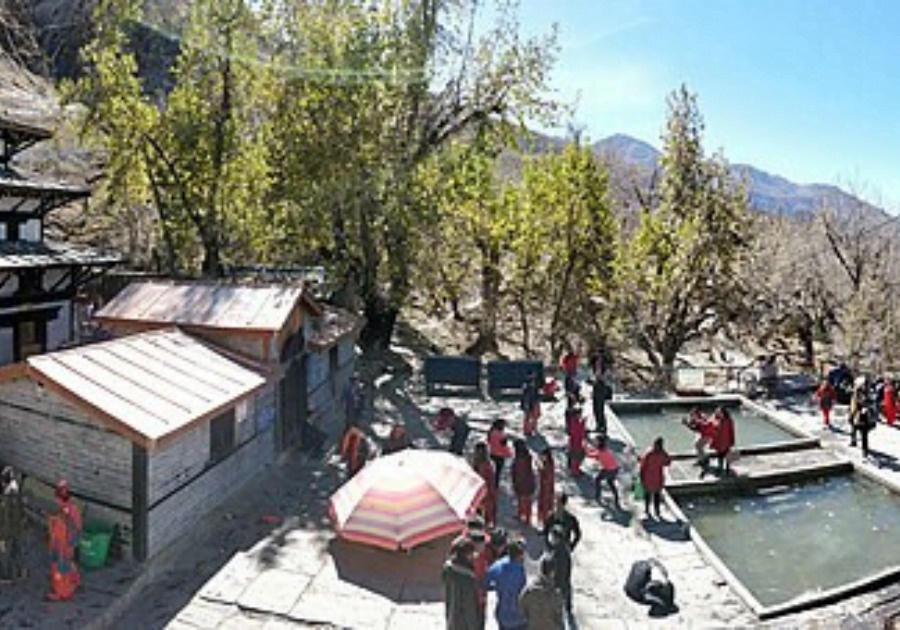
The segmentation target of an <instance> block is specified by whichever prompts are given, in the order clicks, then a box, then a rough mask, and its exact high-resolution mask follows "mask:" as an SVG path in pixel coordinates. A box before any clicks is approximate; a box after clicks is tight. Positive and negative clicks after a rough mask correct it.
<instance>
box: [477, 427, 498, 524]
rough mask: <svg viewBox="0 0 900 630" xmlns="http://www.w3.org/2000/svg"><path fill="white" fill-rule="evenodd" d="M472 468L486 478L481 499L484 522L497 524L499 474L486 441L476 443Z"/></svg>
mask: <svg viewBox="0 0 900 630" xmlns="http://www.w3.org/2000/svg"><path fill="white" fill-rule="evenodd" d="M472 468H473V469H474V470H475V472H476V473H478V476H479V477H481V478H482V479H484V487H485V490H486V492H485V494H484V499H482V500H481V510H482V512H483V513H484V522H485V523H487V525H488V526H489V527H493V526H494V525H496V524H497V476H496V472H495V470H494V463H493V462H492V461H491V458H490V457H489V456H488V447H487V444H486V443H484V442H479V443H478V444H476V445H475V452H474V454H473V455H472Z"/></svg>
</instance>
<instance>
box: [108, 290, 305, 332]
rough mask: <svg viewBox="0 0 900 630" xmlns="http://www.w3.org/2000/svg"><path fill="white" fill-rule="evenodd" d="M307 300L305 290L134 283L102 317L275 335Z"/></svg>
mask: <svg viewBox="0 0 900 630" xmlns="http://www.w3.org/2000/svg"><path fill="white" fill-rule="evenodd" d="M302 297H303V287H301V286H290V285H265V286H250V285H234V284H231V285H229V284H212V283H192V284H176V283H173V282H134V283H132V284H130V285H128V286H127V287H125V288H124V289H122V290H121V291H120V292H119V293H118V294H117V295H116V297H114V298H113V299H112V300H111V301H110V302H109V303H108V304H107V305H106V306H104V307H103V308H102V309H100V311H99V312H98V313H96V315H95V317H96V319H98V320H100V321H113V320H116V321H123V320H124V321H134V322H143V323H152V324H163V325H167V324H171V325H178V326H202V327H206V328H218V329H228V330H248V331H265V332H276V331H280V330H281V329H282V328H284V326H285V324H286V323H287V320H288V318H289V317H290V315H291V313H292V312H293V310H294V308H295V307H296V305H297V303H298V301H299V300H300V299H301V298H302Z"/></svg>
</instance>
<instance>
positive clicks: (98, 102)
mask: <svg viewBox="0 0 900 630" xmlns="http://www.w3.org/2000/svg"><path fill="white" fill-rule="evenodd" d="M139 19H140V11H139V10H138V8H137V3H136V2H132V1H131V0H106V1H104V2H102V3H101V4H100V5H99V6H98V8H97V12H96V21H97V33H96V36H95V37H94V39H93V41H92V42H91V44H90V45H89V46H88V47H87V48H86V50H85V57H86V60H87V63H88V73H87V75H86V76H85V78H84V79H82V80H80V81H79V83H78V84H77V86H76V87H75V89H74V90H73V91H72V93H71V94H70V97H71V98H78V99H80V100H82V101H83V102H84V103H85V104H86V105H87V115H86V116H85V119H84V121H83V129H84V131H85V133H86V136H87V137H88V138H90V139H91V140H93V141H94V142H95V143H96V144H98V145H99V146H100V148H101V149H102V150H103V152H104V154H105V156H106V171H107V180H106V182H105V186H104V190H103V193H104V194H103V196H102V198H103V199H105V201H106V203H107V204H109V205H110V206H111V207H112V208H113V209H116V208H118V209H120V210H121V209H122V208H128V207H133V206H134V205H140V206H150V207H153V208H154V209H155V210H156V212H157V213H158V216H159V226H160V232H161V236H162V242H163V249H164V252H165V254H164V263H163V267H164V268H165V269H166V270H167V271H168V272H169V273H184V272H189V273H190V272H194V271H196V270H197V269H198V267H199V270H200V271H201V272H202V273H203V274H204V275H207V276H212V277H215V276H218V275H220V274H221V273H222V266H223V263H226V262H235V261H242V262H243V261H246V260H247V259H248V258H249V259H253V258H256V257H259V256H260V254H264V252H266V251H267V247H266V246H265V244H266V241H267V239H268V238H270V236H271V233H270V231H269V230H268V229H267V228H268V225H269V223H268V222H266V221H264V220H263V213H264V206H263V201H264V200H265V198H266V192H267V190H268V187H269V183H270V177H269V171H270V160H269V155H268V151H269V148H268V147H269V144H270V125H269V123H268V122H267V121H268V120H269V118H270V113H269V111H268V109H269V103H270V102H271V100H272V93H271V90H272V82H271V75H270V74H269V72H268V71H267V70H266V66H265V65H264V64H260V63H259V58H258V52H257V44H256V41H257V39H258V36H259V25H258V21H257V18H256V16H255V15H254V13H253V11H252V10H251V8H250V7H249V6H248V5H247V4H246V3H245V2H244V0H200V1H198V2H195V3H193V4H192V6H191V13H190V17H189V20H188V23H187V25H186V27H185V30H184V34H183V39H182V41H181V49H180V53H179V55H178V59H177V62H176V65H175V68H174V71H173V74H174V77H175V85H174V88H173V89H172V91H171V93H168V94H154V95H148V94H145V93H144V92H143V91H142V86H141V83H140V80H139V79H138V66H137V63H136V61H135V58H134V54H133V52H132V50H131V46H130V40H129V33H130V32H131V30H130V26H131V25H133V24H134V23H136V22H138V21H139ZM156 99H158V100H156Z"/></svg>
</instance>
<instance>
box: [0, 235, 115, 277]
mask: <svg viewBox="0 0 900 630" xmlns="http://www.w3.org/2000/svg"><path fill="white" fill-rule="evenodd" d="M119 262H122V257H121V256H119V255H118V254H115V253H110V252H103V251H100V250H96V249H93V248H90V247H84V246H80V245H71V244H69V243H58V242H54V241H43V242H31V241H0V271H5V270H10V269H30V268H33V267H73V266H83V267H94V266H108V265H114V264H116V263H119Z"/></svg>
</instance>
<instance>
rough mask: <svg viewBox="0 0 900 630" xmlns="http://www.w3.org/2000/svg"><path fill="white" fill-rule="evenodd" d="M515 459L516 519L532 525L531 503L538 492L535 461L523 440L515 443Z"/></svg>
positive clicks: (513, 473)
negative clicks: (536, 491)
mask: <svg viewBox="0 0 900 630" xmlns="http://www.w3.org/2000/svg"><path fill="white" fill-rule="evenodd" d="M513 450H514V451H515V457H514V459H513V465H512V483H513V491H514V492H515V493H516V506H517V509H516V518H518V519H519V520H520V521H521V522H522V523H524V524H525V525H531V501H532V498H533V497H534V492H535V490H537V480H536V479H535V474H534V460H533V458H532V457H531V450H529V448H528V444H527V443H526V442H525V440H523V439H521V438H520V439H517V440H516V441H515V442H513Z"/></svg>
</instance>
